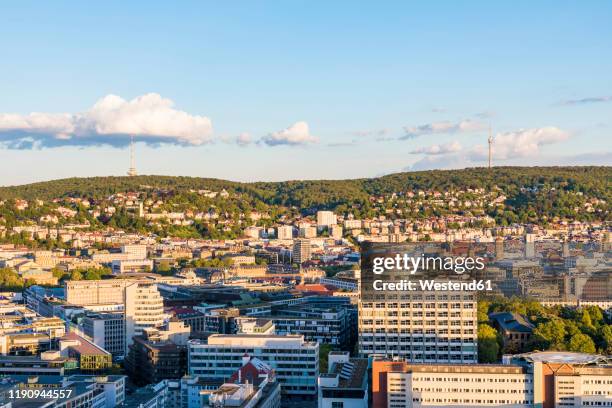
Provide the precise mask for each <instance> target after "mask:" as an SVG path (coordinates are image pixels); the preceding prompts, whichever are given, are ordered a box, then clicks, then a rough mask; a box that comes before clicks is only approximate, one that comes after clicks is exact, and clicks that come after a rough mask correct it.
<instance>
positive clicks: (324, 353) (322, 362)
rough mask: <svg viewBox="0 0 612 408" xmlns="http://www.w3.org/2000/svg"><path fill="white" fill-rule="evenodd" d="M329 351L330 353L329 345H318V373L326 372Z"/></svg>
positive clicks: (330, 347)
mask: <svg viewBox="0 0 612 408" xmlns="http://www.w3.org/2000/svg"><path fill="white" fill-rule="evenodd" d="M330 351H332V346H331V344H319V371H320V372H322V373H326V372H327V371H328V367H327V362H328V357H329V352H330Z"/></svg>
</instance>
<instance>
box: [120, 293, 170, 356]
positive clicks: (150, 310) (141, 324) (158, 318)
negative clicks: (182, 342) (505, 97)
mask: <svg viewBox="0 0 612 408" xmlns="http://www.w3.org/2000/svg"><path fill="white" fill-rule="evenodd" d="M166 317H167V316H166V314H164V301H163V298H162V297H161V295H160V294H159V290H158V289H157V285H156V284H147V283H133V284H131V285H129V286H127V287H126V288H125V343H126V345H125V350H126V351H127V350H128V347H129V345H130V344H132V341H133V340H132V338H133V337H134V336H140V335H141V334H142V332H143V330H144V329H146V328H149V327H154V328H155V327H160V326H161V325H163V324H164V320H165V318H166Z"/></svg>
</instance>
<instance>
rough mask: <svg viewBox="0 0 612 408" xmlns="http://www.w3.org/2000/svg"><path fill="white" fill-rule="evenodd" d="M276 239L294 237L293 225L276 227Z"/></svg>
mask: <svg viewBox="0 0 612 408" xmlns="http://www.w3.org/2000/svg"><path fill="white" fill-rule="evenodd" d="M276 239H283V240H288V239H293V226H291V225H281V226H280V227H278V228H276Z"/></svg>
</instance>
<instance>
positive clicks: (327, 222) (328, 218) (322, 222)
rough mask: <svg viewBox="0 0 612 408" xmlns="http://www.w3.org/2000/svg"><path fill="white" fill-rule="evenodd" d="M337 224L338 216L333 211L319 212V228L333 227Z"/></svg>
mask: <svg viewBox="0 0 612 408" xmlns="http://www.w3.org/2000/svg"><path fill="white" fill-rule="evenodd" d="M336 224H337V221H336V214H334V213H333V212H332V211H317V227H331V226H332V225H336Z"/></svg>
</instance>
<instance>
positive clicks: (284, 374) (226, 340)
mask: <svg viewBox="0 0 612 408" xmlns="http://www.w3.org/2000/svg"><path fill="white" fill-rule="evenodd" d="M245 354H248V355H249V356H252V357H256V358H258V359H260V360H261V361H263V362H264V363H266V364H268V365H270V367H272V368H273V369H274V370H275V372H276V376H277V379H278V381H279V382H280V383H281V387H282V392H283V394H286V395H301V396H310V397H312V398H314V397H315V396H316V391H317V384H316V383H317V378H318V376H319V344H318V343H314V342H307V341H305V340H304V336H293V335H287V336H278V335H266V334H235V335H222V334H213V335H211V336H209V337H208V339H207V340H205V341H204V340H191V341H190V342H189V374H190V375H193V376H199V377H202V378H210V379H219V378H220V379H224V380H226V379H229V378H230V377H231V376H232V375H233V373H234V372H235V371H236V370H237V369H238V368H240V367H241V366H242V357H243V356H244V355H245Z"/></svg>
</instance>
